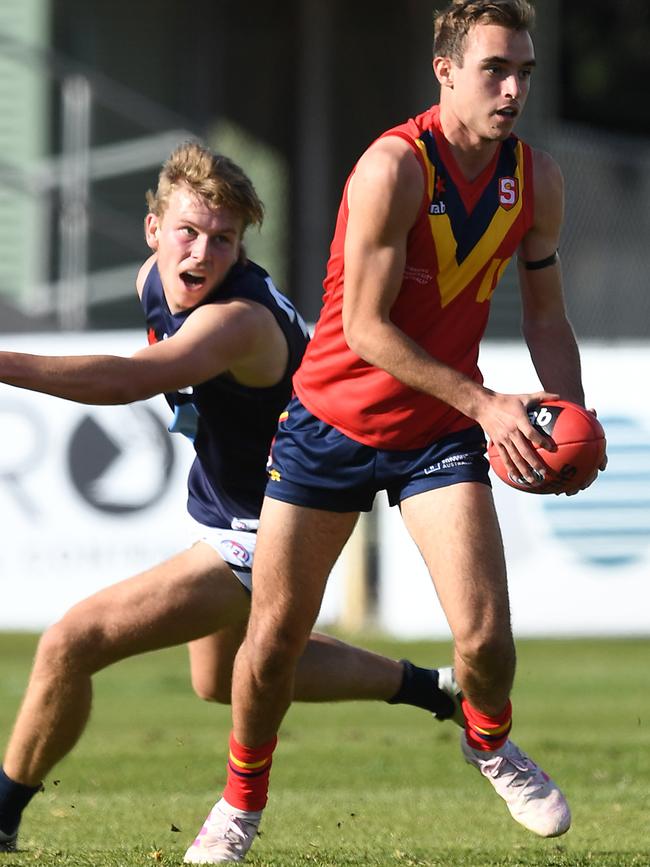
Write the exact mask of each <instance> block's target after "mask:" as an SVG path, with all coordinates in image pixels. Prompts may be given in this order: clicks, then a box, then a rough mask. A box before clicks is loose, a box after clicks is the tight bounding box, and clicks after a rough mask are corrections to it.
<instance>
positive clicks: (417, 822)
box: [0, 634, 650, 867]
mask: <svg viewBox="0 0 650 867" xmlns="http://www.w3.org/2000/svg"><path fill="white" fill-rule="evenodd" d="M364 643H366V644H367V645H368V646H371V647H374V648H375V649H380V650H383V651H384V652H386V653H389V654H390V655H392V656H395V657H401V656H408V657H409V658H411V659H413V660H414V661H416V662H419V663H421V664H429V662H432V663H433V662H436V661H438V660H439V661H442V662H444V661H447V660H448V658H449V647H448V646H446V645H441V644H433V643H418V644H399V643H397V642H388V641H381V640H377V639H370V638H368V639H366V640H365V641H364ZM34 646H35V638H34V637H33V636H26V635H6V634H5V635H0V738H1V740H2V743H3V744H4V742H5V741H6V738H7V735H8V733H9V729H10V726H11V723H12V720H13V717H14V714H15V711H16V708H17V705H18V702H19V700H20V696H21V694H22V691H23V688H24V685H25V681H26V677H27V673H28V670H29V666H30V661H31V656H32V654H33V650H34ZM649 681H650V641H647V640H646V641H643V640H627V641H625V640H621V641H609V640H608V641H582V640H581V641H554V642H550V641H521V642H519V673H518V681H517V685H516V689H515V694H514V706H515V734H514V738H515V740H516V741H518V742H519V743H520V744H521V745H522V746H523V747H524V748H525V749H526V750H527V751H529V752H530V753H531V754H532V755H533V756H534V757H535V758H536V759H537V760H538V761H539V762H540V764H542V765H543V766H544V767H545V768H546V769H547V770H549V771H550V772H551V773H552V775H553V776H554V777H555V778H556V780H557V781H558V782H560V783H561V785H562V788H563V789H564V791H565V793H566V795H567V796H568V797H569V800H570V802H571V805H572V808H573V815H574V823H573V827H572V829H571V830H570V831H569V833H568V834H567V835H566V836H564V837H561V838H557V839H555V840H541V839H538V838H536V837H534V836H533V835H531V834H530V833H528V832H526V831H524V830H523V829H521V828H520V827H519V826H518V825H517V824H516V823H515V822H514V821H513V820H512V819H511V818H510V816H509V814H508V813H507V810H506V808H505V806H504V805H503V803H502V802H501V800H500V799H499V798H498V797H497V796H496V795H495V794H494V792H493V791H492V789H491V787H490V786H489V785H488V783H487V782H486V781H485V780H483V779H481V777H480V776H479V775H478V774H477V772H476V771H475V770H473V769H472V768H470V767H469V766H467V765H465V764H464V763H463V761H462V759H461V757H460V753H459V749H458V743H457V738H458V734H457V731H458V730H457V728H456V727H455V726H453V725H452V724H451V723H445V724H440V723H437V722H435V721H434V720H432V719H431V718H430V717H429V716H428V715H427V714H425V713H424V712H422V711H418V710H415V709H413V708H405V707H391V706H388V705H385V704H375V703H373V704H362V703H354V704H339V705H321V706H314V705H311V706H306V705H294V707H293V708H292V709H291V711H290V714H289V716H288V717H287V719H286V721H285V725H284V728H283V732H282V738H281V744H280V747H279V748H278V751H277V754H276V761H275V765H274V769H273V775H272V785H271V801H270V803H269V807H268V809H267V811H266V815H265V819H264V823H263V825H262V836H261V837H260V839H259V840H258V841H257V842H256V844H255V847H254V849H253V850H252V852H251V855H250V856H249V859H248V861H247V863H250V864H251V865H257V867H262V865H268V867H319V865H335V867H361V865H373V867H374V865H377V867H379V865H399V867H407V865H419V867H443V865H444V867H452V865H461V867H470V865H471V867H483V865H504V867H505V865H508V867H515V865H526V867H528V865H535V867H565V865H566V867H569V865H571V867H583V865H585V867H586V865H589V867H596V865H598V867H600V865H603V867H610V865H611V867H614V865H616V867H628V865H644V867H648V865H650V688H649V687H650V684H649ZM229 728H230V718H229V710H228V708H223V707H217V706H213V705H207V704H204V703H202V702H200V701H199V700H198V699H196V698H194V697H193V695H192V693H191V691H190V688H189V685H188V677H187V663H186V658H185V652H184V650H183V649H182V648H179V649H174V650H170V651H165V652H162V653H158V654H151V655H149V656H145V657H140V658H138V659H133V660H129V661H127V662H125V663H122V664H121V665H118V666H116V667H114V668H112V669H109V670H108V671H105V672H103V673H102V674H101V675H99V676H98V677H97V679H96V700H95V711H94V714H93V718H92V721H91V724H90V727H89V729H88V731H87V732H86V734H85V736H84V738H83V739H82V741H81V742H80V744H79V745H78V747H77V748H76V750H75V751H74V752H73V753H72V754H71V755H70V756H69V757H68V758H67V759H66V760H65V761H64V762H62V763H61V764H60V765H59V766H58V768H57V769H56V770H55V772H54V773H53V774H52V776H51V778H50V779H49V780H48V782H47V784H46V788H45V792H44V793H43V794H40V795H38V796H37V797H36V798H35V800H34V802H33V804H32V806H30V808H29V809H28V811H27V813H26V814H25V821H24V822H23V828H22V833H21V840H20V842H21V851H20V852H18V853H15V854H12V855H4V856H3V855H0V865H2V867H4V865H5V864H7V865H12V867H28V865H30V867H32V865H48V867H57V865H65V867H71V865H84V867H85V865H89V867H90V865H92V867H109V865H111V867H117V865H119V867H123V865H124V867H126V865H148V867H151V865H153V864H161V865H172V864H179V863H180V862H181V859H182V855H183V852H184V850H185V848H186V847H187V845H188V844H189V843H190V842H191V840H192V838H193V837H194V834H195V832H196V831H197V830H198V828H199V826H200V824H201V822H202V820H203V818H204V816H205V814H206V813H207V811H208V809H209V808H210V806H211V805H212V803H213V801H214V800H215V798H216V797H217V796H218V794H219V793H220V789H221V787H222V784H223V780H224V768H225V746H226V740H227V735H228V731H229Z"/></svg>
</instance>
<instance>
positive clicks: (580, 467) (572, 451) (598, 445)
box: [488, 400, 605, 494]
mask: <svg viewBox="0 0 650 867" xmlns="http://www.w3.org/2000/svg"><path fill="white" fill-rule="evenodd" d="M528 417H529V418H530V421H531V423H532V424H533V425H534V426H535V427H536V428H538V429H539V430H540V431H542V432H543V433H545V434H546V435H547V436H549V437H551V439H552V440H553V441H554V442H555V444H556V445H557V451H556V452H549V451H546V449H539V450H538V451H539V455H540V457H541V458H542V460H543V461H544V463H545V464H546V468H547V469H546V476H545V479H544V481H543V482H542V483H541V484H539V485H534V486H533V485H529V484H528V482H526V481H525V480H523V479H520V478H513V477H511V476H509V475H508V473H507V472H506V469H505V467H504V466H503V462H502V461H501V457H500V455H499V452H498V450H497V448H496V446H495V445H494V444H493V443H490V445H489V447H488V457H489V459H490V465H491V467H492V469H493V470H494V472H495V473H496V474H497V476H498V477H499V478H500V479H502V480H503V481H504V482H505V483H506V484H507V485H510V487H512V488H517V490H519V491H527V492H528V493H530V494H562V493H564V492H565V491H566V490H574V489H575V488H576V487H580V485H581V484H582V483H583V482H585V481H586V480H587V479H588V478H589V477H590V476H591V475H593V473H594V471H595V470H596V469H597V468H598V467H599V466H600V465H601V463H602V461H603V458H604V456H605V431H604V430H603V427H602V425H601V423H600V422H599V421H598V419H597V418H596V416H595V415H594V414H593V413H591V412H587V410H586V409H584V408H583V407H581V406H578V404H577V403H571V402H570V401H568V400H547V401H544V402H543V403H540V404H539V405H538V406H536V407H533V408H532V409H530V410H529V411H528Z"/></svg>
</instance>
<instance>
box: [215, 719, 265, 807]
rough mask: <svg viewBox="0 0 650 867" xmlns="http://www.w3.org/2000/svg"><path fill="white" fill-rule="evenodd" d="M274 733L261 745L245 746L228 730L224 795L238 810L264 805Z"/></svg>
mask: <svg viewBox="0 0 650 867" xmlns="http://www.w3.org/2000/svg"><path fill="white" fill-rule="evenodd" d="M277 742H278V739H277V736H276V737H274V738H273V740H271V741H269V742H268V743H266V744H263V745H262V746H261V747H254V748H250V747H245V746H243V744H239V743H237V741H236V740H235V736H234V735H233V734H232V732H231V734H230V754H229V756H228V779H227V782H226V788H225V790H224V793H223V796H224V798H225V800H226V801H227V802H228V803H229V804H230V806H231V807H236V808H237V809H238V810H249V811H254V812H256V811H258V810H263V809H264V807H265V806H266V801H267V799H268V791H269V774H270V772H271V762H272V761H273V750H274V749H275V745H276V744H277Z"/></svg>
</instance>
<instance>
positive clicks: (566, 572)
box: [0, 331, 650, 638]
mask: <svg viewBox="0 0 650 867" xmlns="http://www.w3.org/2000/svg"><path fill="white" fill-rule="evenodd" d="M142 343H143V335H142V334H141V333H140V332H123V331H121V332H112V333H111V332H99V333H95V334H80V335H76V334H75V335H33V336H5V337H3V338H1V339H0V349H15V350H18V351H27V352H30V351H32V352H39V353H45V354H53V355H58V354H64V353H75V354H77V353H78V354H84V353H91V352H92V353H94V352H107V353H116V354H130V353H131V352H132V351H134V350H135V349H136V348H137V347H139V346H140V345H142ZM583 366H584V378H585V383H586V387H587V393H588V398H589V401H590V403H593V405H594V406H595V407H596V408H597V410H598V413H599V417H600V418H601V419H602V421H603V423H604V425H605V428H606V431H607V434H608V443H609V458H610V465H609V469H608V470H607V472H606V473H605V474H604V475H603V476H602V477H601V479H599V481H598V482H597V484H596V485H595V486H594V487H593V488H592V489H590V490H589V491H587V492H583V493H582V494H580V495H579V496H577V497H573V498H566V497H552V496H551V497H541V496H533V495H530V494H524V493H520V492H516V491H512V490H511V489H509V488H507V487H506V486H505V485H503V484H502V483H501V482H500V481H499V480H498V479H495V481H494V491H495V497H496V501H497V507H498V509H499V514H500V516H501V522H502V528H503V533H504V540H505V545H506V552H507V556H508V565H509V574H510V588H511V597H512V610H513V622H514V626H515V630H516V632H517V633H518V634H528V635H579V634H594V635H605V634H610V635H611V634H617V635H624V634H648V633H650V405H649V404H648V402H647V399H644V395H645V393H646V392H647V383H648V381H650V347H648V346H632V345H620V346H596V345H592V346H587V347H586V348H584V349H583ZM482 367H483V370H484V373H485V376H486V381H487V382H488V384H489V385H491V386H492V387H494V388H497V389H501V390H504V391H515V392H517V391H532V390H534V389H535V388H536V387H537V385H536V382H537V380H536V378H535V376H534V374H533V372H532V369H531V367H530V365H529V362H528V361H527V356H526V354H525V352H524V350H523V349H522V347H521V346H519V345H516V346H515V345H512V346H510V345H487V346H486V348H485V350H484V352H483V355H482ZM168 420H169V412H168V409H167V406H166V404H165V403H164V401H163V399H162V398H159V399H155V400H151V401H146V402H144V403H141V404H136V405H133V406H131V407H87V406H83V405H79V404H74V403H70V402H67V401H61V400H57V399H55V398H51V397H48V396H45V395H39V394H34V393H31V392H28V391H22V390H19V389H14V388H10V387H8V386H0V509H1V510H2V512H1V513H2V517H3V539H2V543H1V544H0V589H1V590H2V595H1V597H0V598H1V600H2V601H1V603H0V628H2V629H41V628H43V627H44V626H46V625H47V624H49V623H51V622H52V621H53V620H55V619H56V618H57V617H58V616H60V614H61V613H63V611H65V610H66V609H67V608H68V607H69V606H70V605H71V604H73V603H74V602H75V601H77V600H78V599H80V598H82V597H84V596H87V595H88V594H89V593H92V592H94V591H95V590H97V589H99V588H100V587H103V586H105V585H106V584H108V583H112V582H114V581H117V580H120V579H121V578H125V577H128V576H129V575H131V574H133V573H135V572H137V571H139V570H141V569H144V568H147V567H148V566H151V565H153V564H154V563H157V562H159V561H160V560H162V559H163V558H165V557H167V556H169V555H170V554H172V553H174V552H175V551H178V550H180V549H181V548H183V547H184V546H185V545H186V544H187V542H188V537H187V534H186V530H185V524H184V515H185V500H186V492H185V477H186V474H187V469H188V467H189V464H190V462H191V459H192V449H191V447H190V445H189V443H188V442H186V441H185V440H184V439H183V438H182V437H180V436H169V435H168V434H167V433H166V430H165V428H166V425H167V422H168ZM377 509H378V512H377V521H378V561H379V610H378V623H379V626H380V627H381V628H383V629H385V630H386V631H387V632H389V633H391V634H394V635H397V636H402V637H416V636H418V637H430V638H437V637H447V636H448V629H447V625H446V623H445V620H444V617H443V615H442V613H441V612H440V608H439V606H438V604H437V601H436V598H435V594H434V592H433V589H432V588H431V585H430V582H429V579H428V576H427V574H426V571H425V570H424V568H423V566H422V563H421V561H420V558H419V555H418V553H417V551H416V550H415V547H414V546H413V544H412V543H411V541H410V539H409V538H408V537H407V535H406V533H405V531H404V529H403V527H402V525H401V522H400V520H399V516H398V513H397V510H396V509H388V508H387V507H386V505H385V501H384V499H383V498H382V497H380V498H379V499H378V506H377ZM357 556H358V552H354V551H352V550H348V551H347V552H346V555H345V556H344V557H343V558H342V560H341V561H340V562H339V564H338V565H337V567H336V569H335V570H334V573H333V575H332V578H331V580H330V586H329V587H328V591H327V594H326V597H325V602H324V605H323V609H322V612H321V621H322V622H326V623H332V622H335V621H336V620H338V619H339V618H341V616H343V615H345V606H346V605H347V604H348V601H347V600H349V599H350V594H349V592H348V588H346V579H347V577H348V573H349V572H350V570H351V569H352V568H353V566H352V561H353V560H354V558H355V557H357ZM346 594H347V595H346Z"/></svg>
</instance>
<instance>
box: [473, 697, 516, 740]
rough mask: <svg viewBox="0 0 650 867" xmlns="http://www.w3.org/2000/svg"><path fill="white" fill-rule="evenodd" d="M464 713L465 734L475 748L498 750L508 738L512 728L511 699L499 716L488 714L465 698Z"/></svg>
mask: <svg viewBox="0 0 650 867" xmlns="http://www.w3.org/2000/svg"><path fill="white" fill-rule="evenodd" d="M463 713H464V714H465V719H466V720H467V725H466V726H465V736H466V738H467V743H468V744H469V745H470V747H472V748H473V749H475V750H484V751H488V750H498V749H499V747H502V746H503V745H504V744H505V742H506V741H507V740H508V735H509V734H510V729H511V728H512V705H511V703H510V700H508V703H507V704H506V706H505V708H504V709H503V710H502V711H501V713H500V714H498V716H488V714H486V713H481V711H480V710H476V708H473V707H472V706H471V704H470V703H469V702H468V701H467V699H463Z"/></svg>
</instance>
